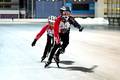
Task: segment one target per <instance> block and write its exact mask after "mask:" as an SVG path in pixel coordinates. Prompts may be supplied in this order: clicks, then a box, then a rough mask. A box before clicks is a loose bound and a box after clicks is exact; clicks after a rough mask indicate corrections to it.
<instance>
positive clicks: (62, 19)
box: [45, 6, 83, 67]
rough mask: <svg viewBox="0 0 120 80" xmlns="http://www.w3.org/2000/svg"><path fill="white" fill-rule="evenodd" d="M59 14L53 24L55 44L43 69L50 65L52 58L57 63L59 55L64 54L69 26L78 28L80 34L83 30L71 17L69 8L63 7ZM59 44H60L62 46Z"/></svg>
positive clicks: (67, 42)
mask: <svg viewBox="0 0 120 80" xmlns="http://www.w3.org/2000/svg"><path fill="white" fill-rule="evenodd" d="M60 13H61V15H60V16H58V17H57V19H56V21H55V23H54V37H55V44H54V47H53V49H52V50H51V54H50V56H49V59H48V61H47V63H46V64H45V67H47V66H48V65H49V64H51V62H52V58H53V57H54V59H55V61H56V62H57V63H59V61H60V60H59V55H60V54H61V53H64V52H65V48H66V47H67V46H68V44H69V33H70V26H71V25H73V26H74V27H76V28H78V29H79V31H80V32H81V31H82V30H83V27H81V25H80V24H79V23H78V22H77V21H76V20H75V19H74V17H72V16H71V14H70V9H69V7H65V6H63V7H62V8H60ZM60 42H62V44H61V43H60ZM55 53H56V54H55Z"/></svg>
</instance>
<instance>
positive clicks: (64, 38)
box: [60, 32, 69, 53]
mask: <svg viewBox="0 0 120 80" xmlns="http://www.w3.org/2000/svg"><path fill="white" fill-rule="evenodd" d="M61 40H62V42H63V44H62V46H61V48H60V49H61V50H60V51H61V52H62V53H64V52H65V48H66V47H67V46H68V44H69V32H67V33H64V34H63V35H62V36H61Z"/></svg>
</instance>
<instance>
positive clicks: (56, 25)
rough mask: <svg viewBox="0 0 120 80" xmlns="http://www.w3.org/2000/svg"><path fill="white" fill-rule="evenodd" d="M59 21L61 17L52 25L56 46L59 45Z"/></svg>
mask: <svg viewBox="0 0 120 80" xmlns="http://www.w3.org/2000/svg"><path fill="white" fill-rule="evenodd" d="M60 21H61V17H60V16H59V17H58V18H57V19H56V21H55V23H54V37H55V41H56V43H57V44H59V43H60V38H59V24H60Z"/></svg>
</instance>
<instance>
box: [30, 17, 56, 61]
mask: <svg viewBox="0 0 120 80" xmlns="http://www.w3.org/2000/svg"><path fill="white" fill-rule="evenodd" d="M55 19H56V17H55V16H49V17H48V23H47V24H46V25H45V26H44V27H43V28H42V29H41V30H40V32H39V33H38V34H37V35H36V37H35V39H34V41H33V42H32V44H31V45H32V46H35V44H36V42H37V40H38V39H39V38H40V37H41V36H42V35H43V34H44V32H45V31H47V43H46V46H45V50H44V53H43V56H42V58H41V62H42V61H43V60H44V59H45V58H46V56H47V55H48V53H49V52H50V50H51V48H52V46H53V44H54V36H53V35H54V30H53V27H54V22H55Z"/></svg>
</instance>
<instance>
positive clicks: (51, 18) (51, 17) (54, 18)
mask: <svg viewBox="0 0 120 80" xmlns="http://www.w3.org/2000/svg"><path fill="white" fill-rule="evenodd" d="M55 20H56V16H49V17H48V21H49V22H55Z"/></svg>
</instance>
